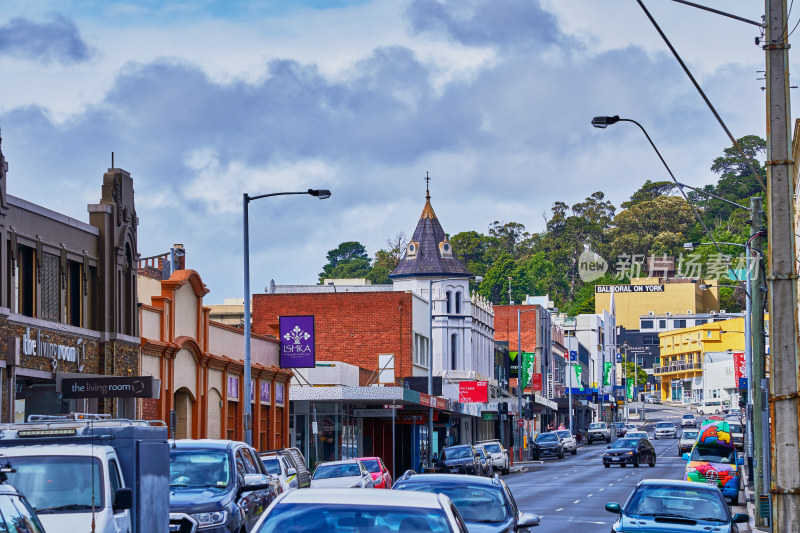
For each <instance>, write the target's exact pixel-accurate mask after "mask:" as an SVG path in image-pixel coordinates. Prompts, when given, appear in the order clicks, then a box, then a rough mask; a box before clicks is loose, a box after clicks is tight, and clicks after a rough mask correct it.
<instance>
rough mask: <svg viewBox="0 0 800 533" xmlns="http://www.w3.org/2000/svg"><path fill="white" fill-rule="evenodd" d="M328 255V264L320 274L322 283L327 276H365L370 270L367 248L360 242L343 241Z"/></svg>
mask: <svg viewBox="0 0 800 533" xmlns="http://www.w3.org/2000/svg"><path fill="white" fill-rule="evenodd" d="M326 257H327V259H328V264H326V265H325V266H324V267H322V272H320V274H319V283H320V284H322V283H323V281H324V280H325V278H363V277H364V276H366V275H367V273H368V272H369V256H368V255H367V249H366V248H364V245H363V244H361V243H360V242H357V241H347V242H343V243H341V244H340V245H339V246H337V247H336V248H334V249H333V250H329V251H328V254H327V256H326ZM365 265H366V266H365Z"/></svg>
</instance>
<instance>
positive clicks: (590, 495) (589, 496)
mask: <svg viewBox="0 0 800 533" xmlns="http://www.w3.org/2000/svg"><path fill="white" fill-rule="evenodd" d="M592 496H594V493H592V494H589V495H588V496H586V497H587V498H591V497H592Z"/></svg>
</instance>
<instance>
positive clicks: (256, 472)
mask: <svg viewBox="0 0 800 533" xmlns="http://www.w3.org/2000/svg"><path fill="white" fill-rule="evenodd" d="M173 442H174V444H171V445H170V448H169V511H170V513H169V530H170V531H171V532H175V533H188V532H193V531H198V530H199V531H202V532H203V533H241V532H242V531H250V530H251V529H252V528H253V526H254V525H255V523H256V522H257V521H258V519H259V518H260V517H261V514H262V513H263V512H264V510H265V509H266V508H267V507H269V504H270V503H272V501H273V500H274V499H275V498H276V497H277V496H278V495H279V494H280V493H281V492H282V489H281V487H280V484H279V481H277V480H276V479H275V478H273V477H272V476H270V475H268V473H267V470H266V468H265V467H264V463H263V462H261V459H260V458H259V456H258V453H257V452H256V450H255V449H254V448H252V447H251V446H248V445H247V444H246V443H244V442H238V441H232V440H207V439H200V440H190V439H186V440H176V441H173Z"/></svg>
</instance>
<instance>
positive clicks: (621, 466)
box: [619, 463, 627, 468]
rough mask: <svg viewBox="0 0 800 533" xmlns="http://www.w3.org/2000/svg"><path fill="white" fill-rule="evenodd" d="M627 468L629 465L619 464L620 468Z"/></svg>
mask: <svg viewBox="0 0 800 533" xmlns="http://www.w3.org/2000/svg"><path fill="white" fill-rule="evenodd" d="M626 466H627V465H626V464H625V463H620V464H619V467H620V468H625V467H626Z"/></svg>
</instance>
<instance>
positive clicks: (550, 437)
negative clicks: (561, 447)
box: [536, 433, 558, 442]
mask: <svg viewBox="0 0 800 533" xmlns="http://www.w3.org/2000/svg"><path fill="white" fill-rule="evenodd" d="M557 440H558V437H556V434H555V433H540V434H538V435H537V436H536V442H556V441H557Z"/></svg>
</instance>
